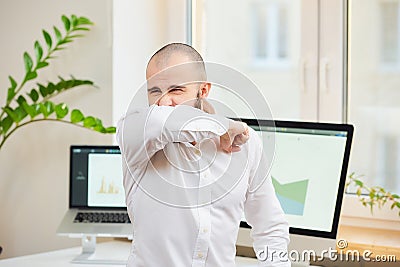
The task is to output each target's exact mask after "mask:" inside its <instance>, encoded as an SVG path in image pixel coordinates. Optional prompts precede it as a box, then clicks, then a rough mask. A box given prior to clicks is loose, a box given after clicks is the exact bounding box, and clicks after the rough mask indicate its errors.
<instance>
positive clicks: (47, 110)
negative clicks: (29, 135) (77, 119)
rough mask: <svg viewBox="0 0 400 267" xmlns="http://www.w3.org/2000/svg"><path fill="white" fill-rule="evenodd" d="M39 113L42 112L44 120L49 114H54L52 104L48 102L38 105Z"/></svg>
mask: <svg viewBox="0 0 400 267" xmlns="http://www.w3.org/2000/svg"><path fill="white" fill-rule="evenodd" d="M40 112H42V114H43V117H44V118H47V117H48V116H49V115H50V114H51V113H53V112H54V104H53V103H52V102H50V101H46V102H45V103H40Z"/></svg>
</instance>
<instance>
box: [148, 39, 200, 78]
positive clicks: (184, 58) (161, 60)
mask: <svg viewBox="0 0 400 267" xmlns="http://www.w3.org/2000/svg"><path fill="white" fill-rule="evenodd" d="M189 62H196V64H193V66H196V72H198V73H197V74H198V75H199V78H200V79H201V80H203V81H205V80H206V77H207V76H206V70H205V66H204V61H203V58H202V57H201V55H200V54H199V53H198V52H197V51H196V49H194V48H193V47H191V46H190V45H187V44H183V43H170V44H167V45H165V46H163V47H162V48H160V49H159V50H158V51H157V52H155V53H154V55H153V56H152V57H151V58H150V60H149V62H148V64H147V69H146V77H147V79H148V78H149V77H150V76H152V75H154V74H155V73H154V71H150V70H154V68H156V69H157V70H158V71H162V70H163V69H165V68H168V67H172V66H174V65H179V64H184V63H189Z"/></svg>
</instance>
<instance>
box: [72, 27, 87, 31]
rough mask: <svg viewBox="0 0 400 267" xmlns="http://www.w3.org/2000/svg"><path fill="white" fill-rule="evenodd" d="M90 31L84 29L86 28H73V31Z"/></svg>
mask: <svg viewBox="0 0 400 267" xmlns="http://www.w3.org/2000/svg"><path fill="white" fill-rule="evenodd" d="M89 30H90V29H89V28H86V27H78V28H75V29H74V31H89Z"/></svg>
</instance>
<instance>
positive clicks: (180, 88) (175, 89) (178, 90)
mask: <svg viewBox="0 0 400 267" xmlns="http://www.w3.org/2000/svg"><path fill="white" fill-rule="evenodd" d="M185 88H186V87H184V86H179V85H176V86H170V87H169V90H168V93H176V94H179V93H182V92H184V91H185V90H184V89H185Z"/></svg>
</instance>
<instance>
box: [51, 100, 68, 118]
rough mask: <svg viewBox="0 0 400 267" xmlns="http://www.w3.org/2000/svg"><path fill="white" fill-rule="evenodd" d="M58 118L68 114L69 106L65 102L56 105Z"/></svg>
mask: <svg viewBox="0 0 400 267" xmlns="http://www.w3.org/2000/svg"><path fill="white" fill-rule="evenodd" d="M54 110H55V112H56V116H57V119H62V118H64V117H65V116H67V114H68V107H67V105H66V104H65V103H60V104H58V105H56V106H55V107H54Z"/></svg>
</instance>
